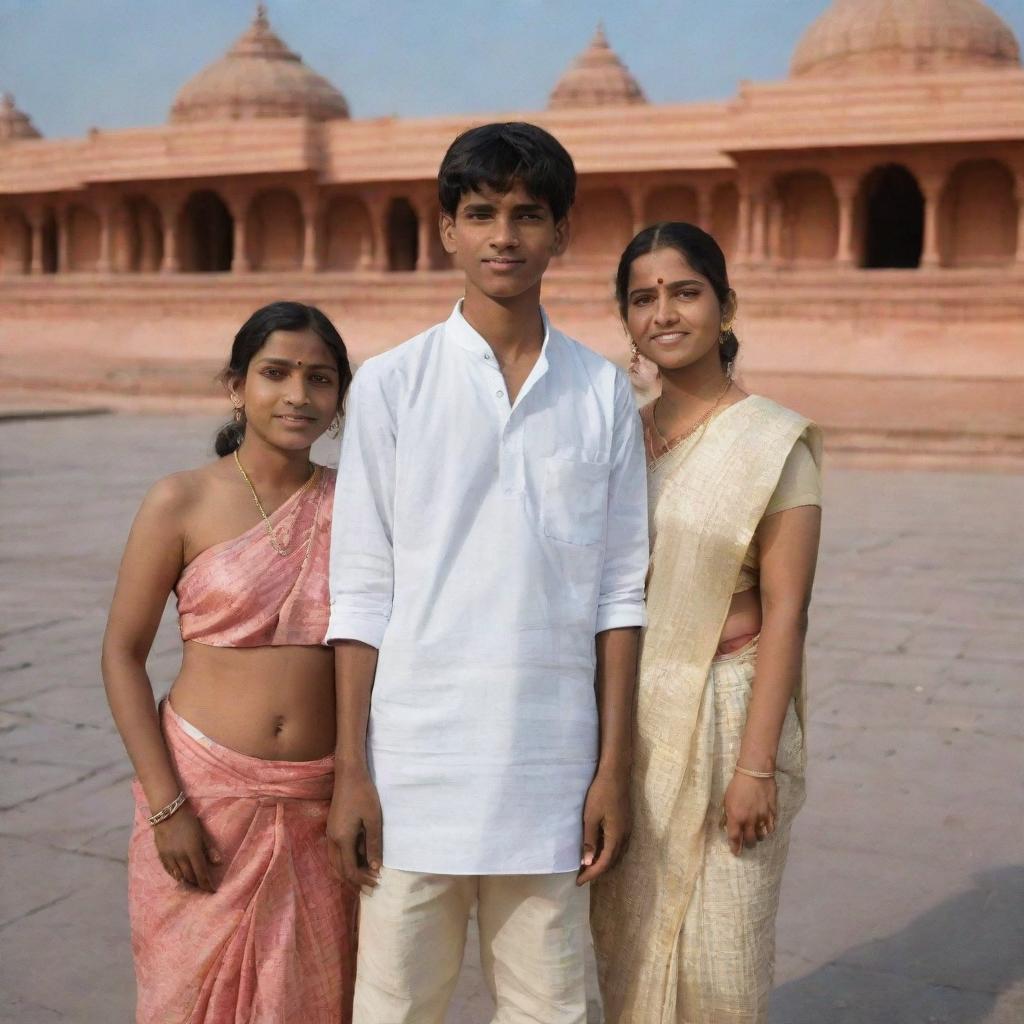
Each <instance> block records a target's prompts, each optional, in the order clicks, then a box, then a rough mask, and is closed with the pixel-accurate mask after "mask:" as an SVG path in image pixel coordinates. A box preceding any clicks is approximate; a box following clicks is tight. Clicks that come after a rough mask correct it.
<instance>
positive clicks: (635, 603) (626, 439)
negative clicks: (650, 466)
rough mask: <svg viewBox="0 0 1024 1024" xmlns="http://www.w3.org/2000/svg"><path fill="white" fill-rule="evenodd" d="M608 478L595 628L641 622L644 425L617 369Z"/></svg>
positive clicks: (645, 554) (601, 629) (646, 548)
mask: <svg viewBox="0 0 1024 1024" xmlns="http://www.w3.org/2000/svg"><path fill="white" fill-rule="evenodd" d="M612 429H613V434H612V448H611V473H610V477H609V483H608V527H607V533H606V539H605V560H604V568H603V570H602V574H601V589H600V596H599V598H598V607H597V626H596V630H595V631H596V632H598V633H602V632H604V631H605V630H606V629H621V628H624V627H628V626H643V625H644V624H645V623H646V621H647V618H646V613H645V611H644V580H645V578H646V576H647V563H648V559H649V557H650V547H649V542H648V537H647V465H646V462H645V459H644V440H643V429H642V426H641V422H640V414H639V412H638V411H637V408H636V402H635V400H634V399H633V391H632V388H631V387H630V385H629V381H627V380H626V378H625V375H624V374H622V373H621V372H619V373H617V374H616V380H615V417H614V423H613V428H612Z"/></svg>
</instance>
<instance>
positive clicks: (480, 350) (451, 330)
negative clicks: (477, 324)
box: [445, 299, 558, 377]
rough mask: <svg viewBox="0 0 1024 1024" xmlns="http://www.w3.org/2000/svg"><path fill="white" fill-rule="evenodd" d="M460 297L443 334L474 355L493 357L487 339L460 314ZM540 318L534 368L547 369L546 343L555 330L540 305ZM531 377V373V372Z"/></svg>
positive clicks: (554, 333)
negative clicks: (541, 331) (540, 333)
mask: <svg viewBox="0 0 1024 1024" xmlns="http://www.w3.org/2000/svg"><path fill="white" fill-rule="evenodd" d="M462 302H463V300H462V299H459V301H458V302H456V303H455V308H454V309H453V310H452V315H451V316H450V317H448V320H447V322H446V323H445V335H446V336H447V337H449V338H451V339H452V340H453V341H454V342H456V343H457V344H458V345H459V346H461V347H462V348H464V349H465V350H466V351H467V352H471V353H473V354H474V355H477V356H480V357H481V358H486V357H487V356H490V357H491V358H492V359H493V358H494V350H493V349H492V348H491V346H490V345H489V344H488V343H487V340H486V339H485V338H484V336H483V335H482V334H480V333H479V332H478V331H477V330H475V329H474V328H473V327H471V326H470V324H469V322H468V321H467V320H466V318H465V317H464V316H463V315H462ZM540 318H541V323H543V325H544V340H543V341H542V342H541V347H540V355H539V356H538V357H537V363H536V366H535V367H534V370H537V369H540V370H545V369H547V365H548V345H549V343H550V342H551V339H552V337H553V336H554V335H556V334H557V333H558V332H557V331H552V330H551V323H550V321H549V320H548V315H547V313H546V312H545V311H544V307H543V306H541V307H540ZM530 376H531V377H532V376H533V374H532V373H531V374H530Z"/></svg>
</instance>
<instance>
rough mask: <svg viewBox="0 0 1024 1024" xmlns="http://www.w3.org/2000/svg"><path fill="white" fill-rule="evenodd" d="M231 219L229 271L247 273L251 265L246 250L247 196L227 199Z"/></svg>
mask: <svg viewBox="0 0 1024 1024" xmlns="http://www.w3.org/2000/svg"><path fill="white" fill-rule="evenodd" d="M228 209H229V210H230V211H231V220H232V221H233V222H234V231H235V235H234V242H233V244H232V249H231V273H232V274H247V273H248V272H249V271H250V270H251V269H252V266H251V265H250V263H249V253H248V252H247V251H246V231H245V229H246V221H247V220H248V219H249V197H248V196H247V195H234V196H231V197H230V198H229V200H228Z"/></svg>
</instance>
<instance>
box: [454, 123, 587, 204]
mask: <svg viewBox="0 0 1024 1024" xmlns="http://www.w3.org/2000/svg"><path fill="white" fill-rule="evenodd" d="M517 181H519V182H521V183H522V185H523V187H524V188H525V189H526V191H527V192H529V193H530V195H531V196H533V198H534V199H538V200H543V201H544V202H546V203H547V204H548V206H550V207H551V213H552V215H553V216H554V218H555V220H556V221H559V220H561V219H562V218H563V217H565V216H566V214H568V212H569V210H570V209H571V208H572V204H573V202H574V201H575V199H576V167H575V166H574V164H573V162H572V157H571V156H569V154H568V152H567V151H566V149H565V147H564V146H563V145H562V144H561V143H560V142H559V141H558V139H556V138H555V137H554V136H553V135H552V134H551V133H550V132H546V131H544V129H543V128H538V127H537V126H536V125H535V124H526V123H525V122H523V121H507V122H505V123H499V124H484V125H480V126H479V127H477V128H470V129H469V130H468V131H465V132H463V133H462V134H461V135H460V136H458V138H456V140H455V141H454V142H453V143H452V144H451V145H450V146H449V147H448V152H447V153H445V155H444V159H443V160H442V161H441V169H440V170H439V171H438V173H437V196H438V199H439V200H440V202H441V209H442V210H443V211H444V212H445V213H447V214H448V215H449V216H450V217H454V216H455V211H456V210H457V209H458V206H459V200H460V199H461V198H462V197H463V196H464V195H465V194H466V193H467V192H475V191H479V189H480V187H481V186H486V187H487V188H489V189H493V190H494V191H495V192H500V193H502V194H504V193H506V192H508V191H509V190H510V189H511V188H512V186H513V185H514V183H515V182H517Z"/></svg>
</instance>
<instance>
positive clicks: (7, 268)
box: [0, 210, 32, 274]
mask: <svg viewBox="0 0 1024 1024" xmlns="http://www.w3.org/2000/svg"><path fill="white" fill-rule="evenodd" d="M31 259H32V229H31V228H30V227H29V223H28V220H27V219H26V218H25V216H24V214H22V213H21V211H20V210H7V211H6V212H5V213H4V214H3V217H2V218H0V272H2V273H4V274H27V273H28V271H29V265H30V262H31Z"/></svg>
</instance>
